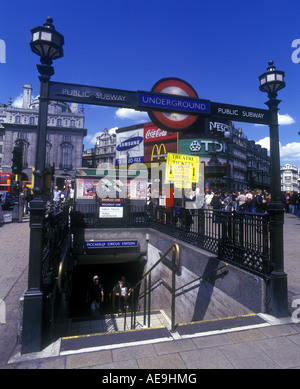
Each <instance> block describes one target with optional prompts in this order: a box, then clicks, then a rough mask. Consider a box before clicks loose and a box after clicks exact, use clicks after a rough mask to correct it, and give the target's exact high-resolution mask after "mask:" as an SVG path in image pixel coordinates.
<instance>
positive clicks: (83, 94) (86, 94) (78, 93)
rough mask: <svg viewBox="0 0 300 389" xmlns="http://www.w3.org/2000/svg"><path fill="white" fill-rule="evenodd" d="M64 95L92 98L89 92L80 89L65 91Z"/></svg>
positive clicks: (63, 91)
mask: <svg viewBox="0 0 300 389" xmlns="http://www.w3.org/2000/svg"><path fill="white" fill-rule="evenodd" d="M62 94H63V95H67V96H75V97H90V93H89V92H88V91H82V90H78V89H65V88H64V89H63V90H62Z"/></svg>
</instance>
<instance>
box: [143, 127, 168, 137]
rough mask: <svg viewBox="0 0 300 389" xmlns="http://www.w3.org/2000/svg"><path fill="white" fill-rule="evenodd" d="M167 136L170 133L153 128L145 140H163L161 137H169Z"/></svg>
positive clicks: (148, 131)
mask: <svg viewBox="0 0 300 389" xmlns="http://www.w3.org/2000/svg"><path fill="white" fill-rule="evenodd" d="M167 135H168V132H167V131H165V130H161V129H160V128H158V129H155V128H152V129H149V130H147V132H146V134H145V138H146V139H157V138H161V137H163V136H167Z"/></svg>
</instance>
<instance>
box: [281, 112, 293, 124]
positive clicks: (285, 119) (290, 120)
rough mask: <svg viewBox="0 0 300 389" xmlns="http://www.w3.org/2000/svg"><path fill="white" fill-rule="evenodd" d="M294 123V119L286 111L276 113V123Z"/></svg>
mask: <svg viewBox="0 0 300 389" xmlns="http://www.w3.org/2000/svg"><path fill="white" fill-rule="evenodd" d="M294 123H296V122H295V120H294V119H293V118H292V117H291V116H290V115H289V114H288V113H286V114H285V115H280V113H279V114H278V124H279V125H281V126H288V125H290V124H294Z"/></svg>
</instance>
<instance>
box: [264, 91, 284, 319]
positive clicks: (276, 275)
mask: <svg viewBox="0 0 300 389" xmlns="http://www.w3.org/2000/svg"><path fill="white" fill-rule="evenodd" d="M276 96H277V93H276V94H273V95H269V101H267V102H266V104H267V105H268V107H269V110H270V112H271V122H270V125H269V127H270V156H271V201H270V206H269V210H268V213H269V215H270V246H271V247H270V249H271V268H272V271H271V274H270V279H269V282H268V285H267V310H268V313H270V314H272V315H273V316H275V317H284V316H288V297H287V275H286V273H285V272H284V251H283V223H284V204H283V203H282V202H281V181H280V154H279V131H278V127H279V126H278V114H277V112H278V104H279V103H280V100H277V99H276Z"/></svg>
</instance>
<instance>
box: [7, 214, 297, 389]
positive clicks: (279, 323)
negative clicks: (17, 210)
mask: <svg viewBox="0 0 300 389" xmlns="http://www.w3.org/2000/svg"><path fill="white" fill-rule="evenodd" d="M7 221H8V222H7V223H6V224H4V226H3V227H0V253H1V254H0V369H13V370H15V369H104V370H107V371H111V370H117V369H119V370H120V369H122V372H123V373H122V374H123V379H124V380H125V379H126V377H127V379H128V380H130V379H132V381H128V382H124V381H123V382H122V381H120V376H117V375H115V376H113V375H111V374H110V375H108V374H107V375H102V383H131V384H132V385H131V384H130V386H133V384H134V379H133V377H134V375H133V374H137V373H136V371H137V370H143V371H144V372H145V371H148V369H156V370H162V373H161V375H157V376H156V375H155V376H150V378H149V376H148V378H147V380H149V379H150V383H155V382H151V380H152V381H153V380H156V379H158V380H160V382H156V383H168V381H167V380H168V378H170V377H171V378H172V377H173V381H171V382H173V383H175V381H174V379H175V380H176V379H177V380H180V379H183V380H190V383H193V382H192V381H193V380H194V379H198V378H199V379H200V376H199V375H198V374H199V373H197V371H198V369H299V368H300V239H299V237H300V219H299V218H298V217H297V216H294V215H291V214H285V223H284V250H285V272H286V273H287V274H288V298H289V310H290V314H291V315H290V316H288V317H286V318H282V319H276V318H274V317H272V316H269V315H264V314H259V315H258V316H257V315H254V316H253V317H250V316H251V315H250V316H249V318H246V317H244V318H241V317H240V318H227V319H225V321H226V323H227V325H226V326H223V327H222V329H216V328H219V327H216V326H215V327H214V326H212V325H213V324H216V323H213V322H212V323H206V324H209V327H210V328H212V329H211V330H209V329H207V328H206V329H205V330H204V329H203V330H201V329H200V330H196V331H194V332H193V331H192V332H189V331H187V332H186V333H185V334H184V331H183V332H182V331H181V332H180V331H177V332H175V333H172V334H171V335H170V333H169V332H168V334H166V333H165V334H164V335H165V336H164V337H163V336H160V337H157V338H155V337H154V338H153V336H152V337H150V338H149V339H148V340H147V339H146V338H143V339H142V340H141V341H135V342H124V341H122V342H121V343H118V342H114V344H106V345H103V343H99V346H97V347H96V346H94V347H87V348H80V347H78V346H76V347H75V348H73V349H72V347H69V346H68V347H67V346H66V348H65V349H63V347H62V345H63V344H65V345H66V344H69V345H70V344H71V343H72V342H75V341H76V339H77V338H78V339H80V338H79V337H77V338H76V337H75V338H74V337H73V338H72V337H69V338H66V339H58V340H57V341H55V342H53V343H52V344H51V345H49V347H47V348H46V349H45V350H42V351H41V352H40V353H33V354H27V355H21V354H20V345H19V344H18V342H17V334H18V315H19V299H20V297H21V296H22V295H23V293H24V291H25V290H26V288H27V277H28V252H29V219H28V217H26V218H24V219H23V222H22V223H11V222H9V220H8V219H7ZM160 316H163V315H160ZM231 319H232V321H231ZM237 319H238V320H237ZM250 319H251V320H250ZM254 319H255V320H254ZM221 320H224V319H220V321H221ZM243 320H244V321H245V320H247V323H248V324H247V323H246V322H245V323H246V324H247V325H244V324H241V323H243ZM223 323H224V321H223ZM228 323H232V325H230V324H229V325H228ZM237 323H239V324H237ZM157 324H159V323H157ZM204 324H205V323H204ZM155 328H156V329H155V331H158V332H159V331H163V330H160V329H159V328H160V327H159V326H158V327H155ZM203 328H204V327H203ZM140 333H142V332H140ZM125 334H126V336H127V337H128V339H129V338H130V335H131V332H130V331H128V332H126V333H125ZM92 336H95V338H92ZM97 336H98V338H97ZM119 336H123V338H124V333H123V335H119ZM96 339H98V340H99V335H96V334H94V335H89V338H88V340H89V342H90V343H91V342H92V341H93V340H96ZM101 339H102V340H103V339H104V335H103V334H102V338H101ZM68 342H69V343H68ZM132 369H135V370H132ZM166 369H168V370H170V369H176V370H177V372H176V374H177V375H173V376H163V371H167V370H166ZM185 369H190V370H191V373H192V372H195V376H192V375H185V376H184V375H183V376H182V377H181V376H180V374H182V373H181V370H185ZM104 370H103V372H104ZM127 370H131V373H130V372H129V371H128V372H127V373H126V374H127V375H126V376H124V371H127ZM133 372H135V373H133ZM114 374H118V373H116V372H115V373H114ZM139 374H142V372H139ZM183 374H185V373H183ZM114 377H115V378H114ZM118 377H119V378H118ZM141 377H142V376H141ZM174 377H175V378H174ZM114 380H115V381H114ZM142 380H144V382H146V381H145V378H140V381H142ZM162 380H164V381H162ZM136 382H137V381H136ZM146 383H149V382H146Z"/></svg>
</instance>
